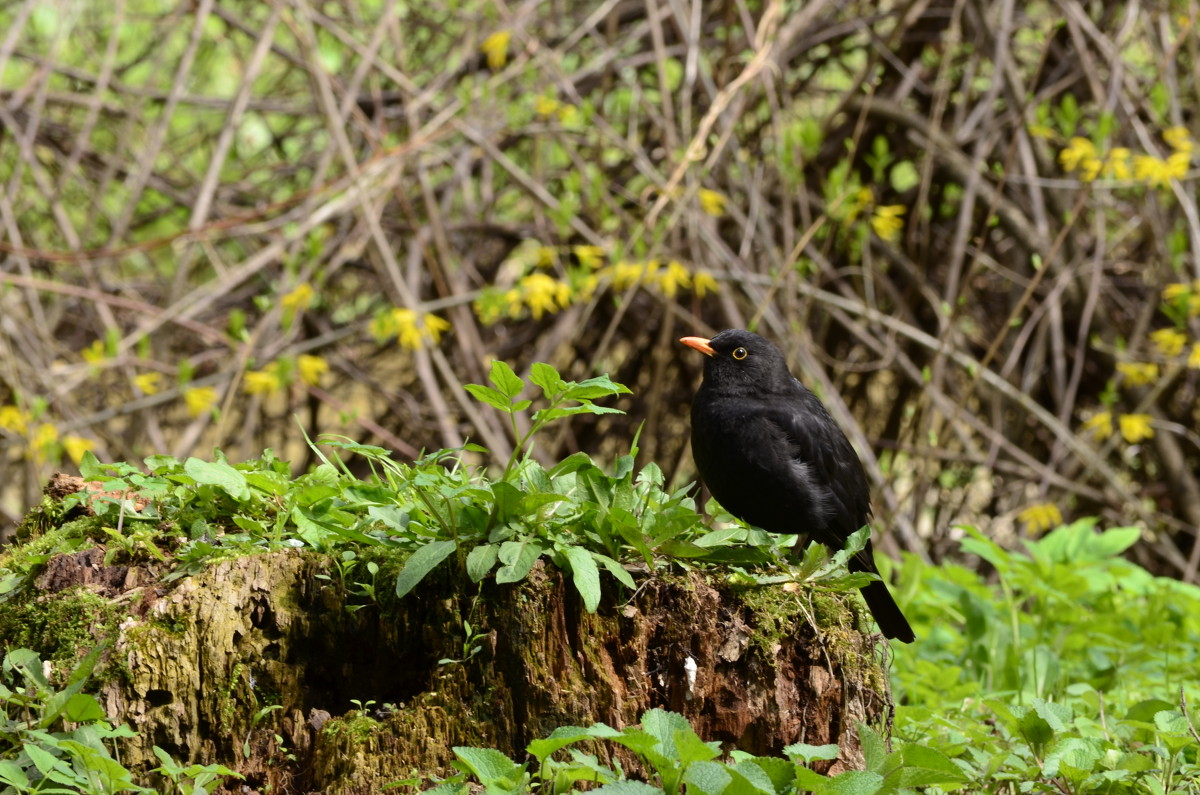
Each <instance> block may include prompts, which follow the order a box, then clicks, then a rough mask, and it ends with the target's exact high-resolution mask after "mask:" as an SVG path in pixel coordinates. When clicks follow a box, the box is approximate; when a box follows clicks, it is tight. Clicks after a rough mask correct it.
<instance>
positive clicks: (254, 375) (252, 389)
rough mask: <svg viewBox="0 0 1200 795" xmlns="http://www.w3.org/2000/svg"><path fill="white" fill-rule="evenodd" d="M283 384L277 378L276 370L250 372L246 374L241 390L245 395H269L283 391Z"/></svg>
mask: <svg viewBox="0 0 1200 795" xmlns="http://www.w3.org/2000/svg"><path fill="white" fill-rule="evenodd" d="M284 386H285V384H284V383H283V381H282V379H280V377H279V370H278V368H275V367H271V368H268V369H266V370H252V371H250V372H248V373H246V376H245V379H244V380H243V382H242V390H243V391H244V392H245V393H246V394H247V395H270V394H273V393H275V392H280V391H282V390H283V388H284Z"/></svg>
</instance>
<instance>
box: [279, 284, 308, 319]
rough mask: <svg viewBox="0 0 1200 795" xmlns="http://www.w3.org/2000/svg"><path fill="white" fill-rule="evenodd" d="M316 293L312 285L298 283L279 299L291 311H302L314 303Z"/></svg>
mask: <svg viewBox="0 0 1200 795" xmlns="http://www.w3.org/2000/svg"><path fill="white" fill-rule="evenodd" d="M314 295H315V293H314V292H313V288H312V285H311V284H309V283H308V282H305V283H304V284H298V285H296V287H295V289H293V290H292V291H291V292H289V293H288V294H287V295H285V296H283V297H282V298H280V299H279V303H280V304H281V305H282V306H283V308H284V309H286V310H288V311H289V312H301V311H303V310H305V309H308V308H309V306H311V305H312V300H313V296H314Z"/></svg>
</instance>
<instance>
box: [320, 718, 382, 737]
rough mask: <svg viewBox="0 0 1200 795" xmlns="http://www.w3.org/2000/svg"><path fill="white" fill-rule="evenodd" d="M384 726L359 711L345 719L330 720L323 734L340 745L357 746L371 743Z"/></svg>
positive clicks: (322, 728)
mask: <svg viewBox="0 0 1200 795" xmlns="http://www.w3.org/2000/svg"><path fill="white" fill-rule="evenodd" d="M382 725H383V724H381V723H380V722H379V721H377V720H375V719H374V718H372V717H371V716H369V715H366V714H364V712H363V711H361V710H358V711H357V714H354V715H347V716H346V717H344V718H330V719H329V720H327V721H326V722H325V725H324V726H322V727H321V733H322V734H324V735H325V736H326V737H329V738H331V739H333V740H335V741H337V742H338V743H339V744H341V743H353V744H356V745H357V744H361V743H365V742H368V741H370V739H371V738H372V737H374V736H375V735H376V734H378V733H379V729H380V727H381V726H382Z"/></svg>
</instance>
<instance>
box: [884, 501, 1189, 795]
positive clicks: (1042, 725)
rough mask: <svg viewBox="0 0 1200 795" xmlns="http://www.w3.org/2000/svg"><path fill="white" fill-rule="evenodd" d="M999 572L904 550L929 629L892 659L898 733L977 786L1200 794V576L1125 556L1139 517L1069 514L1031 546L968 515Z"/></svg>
mask: <svg viewBox="0 0 1200 795" xmlns="http://www.w3.org/2000/svg"><path fill="white" fill-rule="evenodd" d="M965 530H966V533H967V537H966V538H965V539H964V541H963V549H964V551H966V552H969V553H972V554H975V555H978V556H980V557H982V558H983V559H985V560H987V561H988V563H989V564H991V566H992V567H993V568H994V570H995V573H996V578H997V579H996V582H995V583H994V584H990V583H988V582H987V581H986V580H985V579H984V578H983V577H982V576H981V575H979V574H977V573H975V572H974V571H971V570H968V569H966V568H963V567H961V566H957V565H954V564H943V565H942V566H940V567H929V566H925V565H923V564H920V563H918V562H916V561H914V560H911V559H910V560H906V561H905V563H904V565H903V566H902V567H901V570H900V582H901V585H900V591H901V593H902V594H904V595H906V596H907V597H908V602H907V606H906V610H907V611H908V613H909V615H910V617H911V618H912V619H913V620H914V623H915V625H916V628H917V634H918V637H919V638H920V639H919V640H918V642H917V643H916V644H914V645H913V647H912V653H911V654H906V655H897V657H896V661H895V664H894V668H893V678H894V683H895V684H894V691H895V693H896V697H897V701H898V704H899V706H898V707H897V712H896V731H897V736H898V737H900V738H903V739H904V740H906V741H908V742H910V743H914V744H926V745H928V746H930V747H934V748H938V749H940V750H941V751H942V752H944V753H945V754H946V755H947V756H950V757H951V758H953V759H954V761H955V764H957V765H958V766H959V767H960V769H962V770H963V771H964V773H965V774H966V775H967V776H968V777H969V780H970V785H969V789H970V790H971V791H973V792H996V793H1007V792H1013V791H1016V788H1017V787H1018V786H1025V784H1024V782H1033V786H1034V787H1035V789H1034V791H1057V792H1072V793H1074V792H1118V793H1147V795H1149V794H1150V793H1156V794H1157V793H1180V794H1182V793H1195V792H1196V781H1197V780H1200V779H1198V778H1197V777H1198V775H1200V733H1197V731H1196V724H1195V722H1194V720H1193V719H1192V718H1191V714H1190V710H1189V707H1188V704H1194V703H1196V701H1197V699H1198V698H1200V687H1198V685H1197V680H1196V676H1195V672H1196V670H1197V666H1198V665H1200V653H1198V651H1197V649H1198V648H1200V589H1198V588H1196V587H1195V586H1192V585H1187V584H1184V583H1180V582H1178V581H1175V580H1170V579H1166V578H1160V577H1154V576H1152V575H1150V574H1149V573H1148V572H1146V571H1145V570H1144V569H1142V568H1141V567H1140V566H1138V565H1136V564H1134V563H1132V562H1130V561H1128V560H1126V559H1124V558H1123V557H1122V553H1124V552H1125V551H1126V550H1127V549H1129V548H1130V547H1131V546H1132V545H1133V544H1134V543H1135V541H1136V540H1137V537H1138V535H1139V532H1140V531H1139V530H1137V529H1136V528H1112V529H1109V530H1106V531H1098V530H1097V529H1096V522H1095V520H1084V521H1079V522H1075V523H1073V524H1070V525H1066V526H1063V527H1059V528H1057V529H1055V530H1054V531H1052V532H1050V533H1049V534H1047V535H1046V536H1044V537H1043V538H1041V539H1038V540H1036V541H1034V540H1027V541H1025V542H1024V544H1023V546H1024V549H1022V550H1006V549H1003V548H1001V547H1000V546H999V545H998V544H996V543H995V542H994V541H992V540H990V539H988V538H986V537H985V536H984V535H983V534H982V533H980V532H978V531H977V530H976V529H974V528H970V527H968V528H965Z"/></svg>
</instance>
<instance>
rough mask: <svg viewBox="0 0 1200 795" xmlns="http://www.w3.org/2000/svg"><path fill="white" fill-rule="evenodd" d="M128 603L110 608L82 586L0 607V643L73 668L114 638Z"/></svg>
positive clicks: (110, 603) (106, 602)
mask: <svg viewBox="0 0 1200 795" xmlns="http://www.w3.org/2000/svg"><path fill="white" fill-rule="evenodd" d="M127 610H128V603H126V604H114V603H113V602H111V601H109V600H108V599H105V598H104V597H102V596H98V595H96V594H95V593H92V592H91V591H89V590H87V589H86V588H84V587H82V586H78V587H75V588H68V589H67V590H65V591H62V592H60V593H57V594H53V595H51V596H38V597H24V598H19V599H17V600H14V601H13V602H10V603H7V604H3V605H0V643H3V645H4V646H5V647H6V648H9V649H15V648H29V649H33V650H34V651H36V652H38V653H39V654H40V655H41V656H42V659H47V660H54V661H56V662H62V663H64V667H65V668H68V669H69V667H71V666H73V665H74V663H75V662H76V661H77V660H78V659H79V658H80V657H82V656H83V655H84V654H85V653H86V652H87V651H88V650H89V649H92V648H93V647H95V646H96V645H97V644H99V643H101V642H103V641H105V640H108V639H109V638H113V637H115V636H116V632H117V626H118V624H120V622H121V620H122V619H124V617H125V616H126V615H127Z"/></svg>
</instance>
